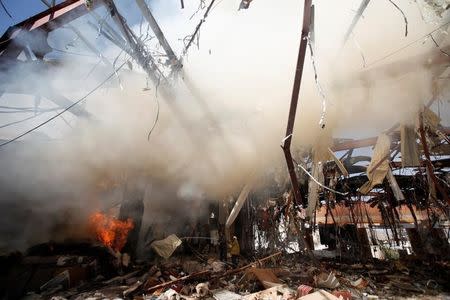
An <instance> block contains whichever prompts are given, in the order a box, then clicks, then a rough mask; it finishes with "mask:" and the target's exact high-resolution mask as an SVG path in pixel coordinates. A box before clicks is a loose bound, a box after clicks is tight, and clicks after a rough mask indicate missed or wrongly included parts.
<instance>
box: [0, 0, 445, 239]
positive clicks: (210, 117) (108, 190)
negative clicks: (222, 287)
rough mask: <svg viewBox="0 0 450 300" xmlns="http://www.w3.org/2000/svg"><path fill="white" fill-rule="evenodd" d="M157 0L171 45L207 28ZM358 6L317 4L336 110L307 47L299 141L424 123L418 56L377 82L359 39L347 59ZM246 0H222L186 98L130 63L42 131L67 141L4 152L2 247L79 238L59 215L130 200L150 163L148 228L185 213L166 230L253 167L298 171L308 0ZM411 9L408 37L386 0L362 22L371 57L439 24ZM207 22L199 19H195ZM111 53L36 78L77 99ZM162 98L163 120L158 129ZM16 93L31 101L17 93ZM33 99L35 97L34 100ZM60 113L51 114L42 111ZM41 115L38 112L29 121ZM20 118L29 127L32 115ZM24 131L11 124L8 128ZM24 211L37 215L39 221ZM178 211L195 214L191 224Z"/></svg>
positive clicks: (75, 216) (192, 67)
mask: <svg viewBox="0 0 450 300" xmlns="http://www.w3.org/2000/svg"><path fill="white" fill-rule="evenodd" d="M336 2H337V1H336ZM381 2H383V3H384V4H382V3H381ZM152 5H153V7H152V9H153V11H154V12H155V15H156V17H157V19H158V20H160V25H161V27H162V29H163V31H164V32H165V33H166V37H167V39H168V40H169V43H171V44H172V45H174V48H175V50H176V51H179V50H180V49H181V48H182V42H180V40H179V38H182V37H183V36H186V35H188V34H189V33H190V30H191V29H192V28H193V27H192V26H186V22H188V21H187V19H188V18H189V17H190V15H192V10H191V11H189V9H190V8H192V7H190V6H189V5H192V4H188V3H185V6H186V7H185V9H184V10H183V11H181V12H179V8H178V6H176V8H172V7H171V5H170V4H168V1H162V0H160V1H155V2H154V4H152ZM177 5H178V4H177ZM357 5H358V3H357V1H350V2H349V3H346V4H345V5H344V4H342V3H334V2H333V3H331V2H329V1H327V2H320V3H318V4H317V7H316V26H315V28H316V42H315V46H316V52H315V55H316V56H317V57H318V59H319V60H320V62H321V63H320V66H319V67H320V70H318V74H320V76H321V78H320V82H321V84H322V85H323V86H324V88H325V89H326V90H327V96H329V97H330V98H331V99H333V103H330V105H329V107H328V108H327V120H326V121H327V126H326V128H325V129H320V128H319V126H317V124H318V122H319V119H320V115H321V107H320V100H319V99H320V95H318V94H317V90H316V88H315V86H314V74H313V70H312V67H311V62H310V61H309V59H310V58H309V57H307V60H308V61H307V62H305V71H304V72H305V73H304V77H303V78H304V79H303V83H302V89H301V95H300V102H299V112H298V114H297V122H296V128H295V132H294V140H293V146H294V147H300V146H305V147H311V146H313V147H316V148H317V147H318V146H320V145H325V146H326V147H328V146H329V145H331V143H332V137H333V136H339V135H343V134H344V135H347V136H364V135H372V134H377V133H378V132H380V131H381V130H384V129H386V128H388V127H390V126H391V125H392V124H394V123H396V122H398V121H402V122H412V120H413V119H414V116H415V113H416V112H417V110H418V109H419V107H420V105H421V104H422V103H423V102H425V101H428V100H429V98H430V96H431V86H432V82H431V74H430V72H429V71H428V70H425V69H421V68H418V69H417V70H413V71H412V72H410V73H407V74H405V75H403V76H394V77H392V76H390V74H389V72H387V73H386V72H384V71H381V72H375V73H371V74H372V75H370V76H369V77H368V79H367V80H359V79H358V80H356V79H355V78H359V77H360V76H359V75H360V72H361V62H360V60H361V59H360V53H359V52H358V51H359V50H358V49H352V48H350V47H351V46H348V45H347V47H348V48H346V49H344V53H343V54H342V55H341V56H340V57H337V53H338V50H339V45H340V44H339V43H340V40H341V37H342V34H344V32H345V29H346V26H347V25H348V24H349V22H350V20H351V18H352V17H353V16H352V15H351V9H352V7H353V6H357ZM236 7H237V5H236V3H233V1H222V2H220V1H219V4H217V5H216V6H213V8H212V9H211V12H210V14H209V17H208V20H207V22H205V24H203V26H202V29H201V30H202V31H201V47H200V48H199V49H195V48H192V49H191V50H190V52H189V55H188V56H187V58H186V59H185V61H184V73H185V75H186V77H189V79H190V80H191V83H192V85H195V86H196V91H194V92H193V91H192V90H191V91H190V90H189V88H188V87H187V86H186V85H185V84H184V83H183V81H182V80H179V82H178V83H176V84H175V85H174V90H175V93H176V99H164V98H163V97H162V95H161V94H160V93H159V94H157V93H156V87H155V86H153V85H152V86H150V87H149V89H143V88H145V87H146V78H145V76H144V74H143V73H142V72H141V71H142V70H140V69H139V68H137V66H136V64H134V66H133V70H122V71H120V72H119V73H120V74H119V76H120V79H121V85H122V86H123V90H122V89H121V88H120V87H119V85H118V81H117V78H115V79H112V80H111V81H109V82H108V84H107V85H105V86H104V88H102V89H99V90H97V91H96V92H95V93H94V94H93V95H91V96H90V97H89V98H88V99H87V100H86V102H85V104H83V107H85V108H86V110H88V111H89V112H90V113H91V114H93V115H94V116H95V121H87V120H82V119H79V118H76V117H74V116H72V115H67V116H66V117H67V118H68V120H69V122H70V123H71V124H72V125H73V126H74V128H73V129H70V128H68V127H67V125H65V124H64V123H63V121H62V120H57V121H55V122H54V123H51V124H48V125H47V126H46V127H45V128H43V129H42V130H41V131H39V132H42V133H46V134H47V135H48V136H50V137H51V139H57V141H52V142H37V141H36V142H33V140H32V139H31V138H27V139H26V142H25V140H24V141H23V142H20V143H16V144H13V145H11V146H9V148H7V149H3V150H2V152H1V153H0V155H2V159H1V160H0V166H1V168H2V173H1V174H0V188H1V189H2V191H4V193H2V195H5V197H2V199H5V200H0V205H1V206H3V207H7V208H8V209H6V210H1V211H2V215H4V214H9V217H8V218H6V217H4V216H0V220H2V224H1V225H0V228H1V230H2V232H0V240H1V241H2V242H3V243H2V244H0V247H9V248H21V247H22V248H23V247H24V246H26V245H28V244H29V243H31V242H36V241H45V240H48V239H50V238H55V237H58V236H59V232H60V231H64V232H66V235H65V237H67V236H74V235H75V233H74V232H73V231H70V230H69V229H64V230H62V229H61V226H62V225H61V222H59V221H58V220H61V219H62V216H64V218H67V219H70V220H73V221H71V222H72V223H73V224H70V225H77V226H78V225H79V224H83V218H84V217H85V216H86V215H88V214H89V213H90V212H92V211H94V210H97V209H108V208H110V207H112V206H114V205H116V204H117V203H120V201H121V199H122V197H123V195H122V193H123V191H122V189H121V187H122V186H123V184H124V182H126V181H127V180H129V178H131V177H132V176H135V175H136V174H139V177H140V178H141V181H142V182H141V185H142V188H143V189H145V190H146V194H145V195H146V196H145V202H146V204H145V205H146V212H145V216H146V221H145V222H144V223H145V226H147V225H150V224H151V225H153V226H160V227H161V226H163V225H161V224H167V223H171V224H174V226H173V227H170V228H168V227H166V228H163V229H164V230H165V231H167V233H171V232H170V231H176V230H180V228H183V227H184V225H185V224H184V223H183V222H195V219H196V218H198V217H204V215H205V212H207V210H208V203H209V202H210V201H217V200H219V199H224V198H226V197H227V196H228V195H233V194H236V193H237V192H239V190H240V189H241V188H242V186H243V185H244V184H245V183H246V180H247V178H248V176H249V174H251V173H255V174H257V175H259V176H262V175H264V174H265V173H267V172H272V171H274V170H280V166H283V168H281V172H285V170H284V161H283V157H282V153H281V150H280V148H279V144H280V140H281V139H282V137H283V133H284V129H285V125H286V121H287V114H288V105H289V99H290V93H291V88H292V81H293V74H294V67H295V59H296V55H297V50H298V45H299V42H300V41H299V37H300V31H301V22H300V15H301V6H300V2H299V1H294V0H288V1H283V3H282V4H280V3H278V2H274V1H272V0H258V1H255V3H254V5H252V6H251V8H250V9H248V10H241V11H237V10H236ZM174 9H175V11H174ZM403 11H404V12H405V14H406V15H407V16H408V22H409V24H410V28H411V30H410V32H409V34H408V37H406V38H405V37H404V34H403V25H404V24H403V23H402V19H399V18H398V17H392V18H386V17H383V20H385V21H386V22H387V24H385V25H384V26H380V25H379V24H378V20H379V18H380V16H381V15H383V16H384V15H386V14H392V15H394V14H397V13H398V12H397V11H393V10H392V8H391V6H390V4H389V3H386V2H384V1H380V2H378V1H374V3H373V5H371V7H370V9H368V10H367V11H366V12H365V18H364V19H363V20H362V21H361V23H360V24H358V26H357V28H356V29H355V31H354V34H355V37H356V38H358V41H359V43H360V44H361V45H362V48H363V49H365V50H364V51H365V53H364V56H365V58H366V59H367V62H368V64H370V62H371V61H374V60H376V59H378V58H379V57H380V54H382V53H388V52H389V51H392V50H395V49H396V48H397V47H401V46H402V45H405V44H407V43H408V42H409V41H411V40H413V39H414V38H417V37H418V36H420V35H421V34H423V33H424V32H427V31H428V30H430V28H431V25H427V24H423V22H422V20H421V18H420V15H419V13H418V12H417V11H416V10H415V8H414V6H413V5H410V6H408V7H404V8H403ZM179 14H181V15H179ZM195 23H196V20H192V22H191V23H190V24H195ZM138 25H139V24H138ZM138 25H137V26H138ZM186 28H187V29H186ZM413 28H414V29H415V28H418V29H417V31H414V30H413ZM61 31H63V30H61ZM96 34H97V33H95V32H94V33H93V38H94V40H96V39H95V37H96ZM56 37H58V39H56ZM72 38H73V35H72V36H71V35H68V34H67V33H64V32H62V33H59V34H58V33H54V43H55V44H53V45H52V46H55V45H56V43H57V42H56V41H57V40H58V41H60V40H61V39H64V40H65V41H69V40H71V39H72ZM180 44H181V45H180ZM177 45H178V46H177ZM96 46H98V47H99V49H101V50H102V52H103V53H104V55H105V57H112V58H114V57H116V56H117V55H118V54H119V52H120V50H118V49H117V48H102V47H104V46H103V45H102V43H101V42H100V41H99V42H98V43H97V45H96ZM429 49H434V45H433V44H429V45H428V44H425V45H422V44H420V43H419V44H417V45H416V46H414V47H411V48H409V49H406V50H405V51H403V52H401V53H399V54H398V55H396V56H395V57H392V58H391V61H394V60H396V59H403V58H407V57H410V56H412V55H415V54H417V53H419V52H424V51H428V50H429ZM436 51H438V50H436ZM178 53H179V52H178ZM97 62H98V58H96V57H95V56H94V57H91V58H86V57H75V56H70V59H66V60H64V64H63V65H62V66H61V67H59V68H58V69H57V70H56V69H52V71H51V72H49V73H48V74H42V73H37V74H29V75H28V76H29V80H27V82H30V84H31V83H34V84H36V88H38V87H39V88H40V89H42V88H43V87H42V83H43V82H48V83H49V88H50V89H52V90H58V91H59V92H61V93H62V94H64V95H66V96H67V97H69V98H71V99H77V98H78V97H79V96H81V95H83V94H84V93H86V91H88V90H89V88H90V87H93V86H95V85H96V84H97V83H98V82H100V81H101V80H103V79H104V78H105V76H106V75H107V74H108V73H109V72H110V71H111V69H108V68H107V67H106V66H104V65H99V66H98V67H95V68H93V67H94V66H95V64H96V63H97ZM383 63H389V61H385V62H383ZM383 63H380V65H382V64H383ZM88 66H89V67H88ZM369 69H372V68H369ZM86 75H88V76H86ZM15 76H16V78H17V80H18V81H20V79H21V78H23V76H24V74H22V73H21V72H20V71H18V72H17V74H15ZM191 88H192V86H191ZM156 96H157V97H158V101H159V105H160V107H159V120H158V123H157V125H156V126H155V128H154V130H153V132H152V136H151V138H150V140H149V141H148V140H147V134H148V131H149V129H150V127H151V126H152V125H153V122H154V118H155V111H156V109H157V102H156V101H155V97H156ZM3 97H5V98H6V97H8V99H7V101H10V102H11V103H14V104H16V105H18V104H17V103H16V102H15V101H16V99H17V98H15V95H4V96H3ZM13 98H14V99H13ZM22 101H23V102H24V103H29V102H27V101H30V99H29V98H27V99H23V100H22ZM49 105H50V104H49ZM51 106H52V107H54V105H51ZM47 117H48V115H43V116H39V118H38V120H36V122H38V121H40V120H42V119H45V118H47ZM34 124H36V123H34V122H31V123H27V124H26V126H27V127H26V128H29V127H28V126H30V127H31V126H33V125H34ZM17 129H19V131H20V130H23V129H25V125H23V126H22V127H16V130H17ZM16 133H17V131H13V130H11V129H8V131H3V134H4V135H8V136H12V135H14V134H16ZM30 137H31V136H30ZM24 145H26V147H25V146H24ZM324 149H326V148H324ZM127 178H128V179H127ZM11 203H14V205H12V204H11ZM11 211H14V214H13V213H10V212H11ZM24 215H32V216H33V217H30V218H26V219H25V218H23V216H24ZM174 216H186V218H185V220H184V221H180V222H179V223H178V224H177V222H175V220H178V219H177V218H175V217H174ZM171 218H172V219H171ZM150 220H153V221H150ZM168 220H173V221H172V222H168ZM71 222H66V223H71ZM35 224H41V226H40V227H39V228H37V227H36V226H35ZM66 225H67V224H66ZM77 226H69V227H71V228H75V227H77ZM145 226H144V227H145ZM65 227H67V226H65ZM65 227H64V226H63V228H65ZM78 227H79V226H78ZM55 228H57V229H58V230H55ZM145 230H146V228H144V231H145ZM21 231H23V232H21ZM68 232H69V233H70V234H67V233H68ZM81 233H82V232H81V230H80V232H79V234H81ZM12 236H14V237H16V239H12ZM2 245H3V246H2Z"/></svg>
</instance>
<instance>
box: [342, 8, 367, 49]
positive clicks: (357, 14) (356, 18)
mask: <svg viewBox="0 0 450 300" xmlns="http://www.w3.org/2000/svg"><path fill="white" fill-rule="evenodd" d="M369 2H370V0H363V1H362V2H361V5H360V6H359V9H358V12H357V13H356V15H355V17H354V18H353V20H352V24H350V27H349V28H348V29H347V32H346V33H345V36H344V41H343V42H342V46H343V45H345V43H346V42H347V40H348V37H349V36H350V34H352V32H353V29H354V28H355V26H356V24H357V23H358V21H359V19H360V18H361V16H362V14H363V12H364V11H365V10H366V8H367V5H369Z"/></svg>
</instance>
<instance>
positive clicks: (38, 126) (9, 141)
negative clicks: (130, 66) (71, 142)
mask: <svg viewBox="0 0 450 300" xmlns="http://www.w3.org/2000/svg"><path fill="white" fill-rule="evenodd" d="M126 63H127V61H125V62H123V63H122V64H121V65H120V66H119V67H118V68H117V69H116V70H115V71H118V70H120V69H121V68H122V67H123V66H124V65H125V64H126ZM114 76H115V72H113V73H111V74H110V75H109V76H108V77H106V79H105V80H103V81H102V82H100V83H99V84H98V85H97V86H96V87H95V88H94V89H92V90H91V91H89V92H88V93H87V94H86V95H85V96H83V97H81V98H80V99H79V100H77V101H75V102H74V103H72V104H71V105H69V106H68V107H66V108H65V109H64V110H62V111H60V112H59V113H57V114H56V115H54V116H53V117H51V118H49V119H47V120H45V121H44V122H42V123H40V124H39V125H37V126H34V127H33V128H31V129H29V130H27V131H25V132H23V133H21V134H19V135H18V136H16V137H14V138H12V139H10V140H7V141H6V142H4V143H1V144H0V148H1V147H3V146H6V145H8V144H10V143H12V142H15V141H17V140H18V139H20V138H21V137H23V136H25V135H27V134H29V133H31V132H33V131H35V130H36V129H39V128H41V127H42V126H44V125H45V124H47V123H49V122H51V121H53V120H54V119H56V118H57V117H59V116H60V115H62V114H63V113H65V112H67V111H68V110H70V109H71V108H72V107H74V106H76V105H78V104H79V103H80V102H81V101H83V100H84V99H86V98H87V97H89V96H90V95H91V94H93V93H94V92H95V91H96V90H97V89H99V88H100V87H101V86H102V85H104V84H105V83H106V82H108V81H109V80H110V79H111V78H112V77H114Z"/></svg>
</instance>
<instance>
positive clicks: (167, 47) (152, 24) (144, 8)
mask: <svg viewBox="0 0 450 300" xmlns="http://www.w3.org/2000/svg"><path fill="white" fill-rule="evenodd" d="M135 1H136V4H137V6H138V7H139V9H140V10H141V12H142V14H143V15H144V18H145V19H146V20H147V22H148V24H149V25H150V27H151V28H152V30H153V32H154V33H155V34H156V37H157V38H158V41H159V43H160V44H161V46H162V47H163V49H164V51H165V52H166V54H167V56H168V57H169V60H170V62H171V64H173V65H178V64H179V61H178V58H177V56H176V55H175V53H174V52H173V50H172V47H170V45H169V43H168V42H167V40H166V37H165V36H164V34H163V32H162V30H161V28H160V27H159V25H158V22H156V19H155V18H154V17H153V15H152V12H151V11H150V9H149V8H148V6H147V4H146V3H145V1H144V0H135Z"/></svg>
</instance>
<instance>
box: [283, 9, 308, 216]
mask: <svg viewBox="0 0 450 300" xmlns="http://www.w3.org/2000/svg"><path fill="white" fill-rule="evenodd" d="M311 2H312V0H305V3H304V7H303V27H302V35H301V37H300V49H299V51H298V57H297V66H296V68H295V78H294V87H293V89H292V97H291V105H290V108H289V117H288V123H287V126H286V135H285V138H284V140H283V144H282V146H281V147H282V148H283V152H284V156H285V158H286V163H287V167H288V170H289V176H290V177H291V184H292V190H293V193H294V200H295V203H296V204H300V203H302V202H303V204H304V205H306V204H307V202H306V201H302V196H301V194H300V185H299V183H298V178H297V174H296V173H295V166H294V162H293V160H292V154H291V142H292V135H293V133H294V123H295V115H296V113H297V104H298V96H299V93H300V84H301V81H302V75H303V65H304V62H305V54H306V46H307V43H308V41H307V38H308V35H309V27H310V24H311ZM289 205H290V203H288V204H287V207H288V209H289Z"/></svg>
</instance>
